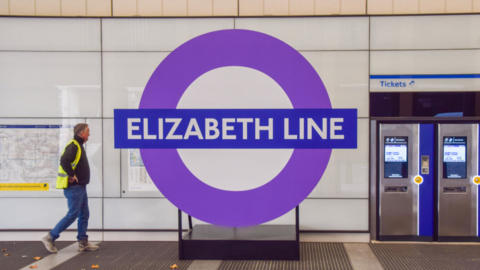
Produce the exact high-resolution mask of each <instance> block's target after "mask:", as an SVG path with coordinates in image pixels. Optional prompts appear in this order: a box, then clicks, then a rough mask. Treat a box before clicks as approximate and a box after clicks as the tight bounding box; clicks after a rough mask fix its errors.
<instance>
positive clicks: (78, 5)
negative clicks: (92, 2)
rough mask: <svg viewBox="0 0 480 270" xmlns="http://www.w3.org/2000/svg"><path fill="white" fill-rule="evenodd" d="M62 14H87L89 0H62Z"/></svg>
mask: <svg viewBox="0 0 480 270" xmlns="http://www.w3.org/2000/svg"><path fill="white" fill-rule="evenodd" d="M61 1H62V5H61V8H62V16H87V0H61Z"/></svg>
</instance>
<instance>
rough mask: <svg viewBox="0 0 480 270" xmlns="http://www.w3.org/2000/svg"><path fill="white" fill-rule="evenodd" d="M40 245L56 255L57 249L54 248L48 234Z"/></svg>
mask: <svg viewBox="0 0 480 270" xmlns="http://www.w3.org/2000/svg"><path fill="white" fill-rule="evenodd" d="M42 243H43V244H44V245H45V248H46V249H47V250H48V251H50V252H51V253H57V251H58V250H57V248H56V247H55V242H54V241H53V239H52V237H51V236H50V233H48V234H47V235H46V236H45V237H43V238H42Z"/></svg>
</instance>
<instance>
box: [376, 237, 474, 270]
mask: <svg viewBox="0 0 480 270" xmlns="http://www.w3.org/2000/svg"><path fill="white" fill-rule="evenodd" d="M370 247H371V248H372V250H373V252H374V253H375V255H376V256H377V258H378V260H379V261H380V263H381V264H382V266H383V267H384V268H385V270H394V269H395V270H397V269H398V270H400V269H401V270H404V269H416V270H424V269H425V270H427V269H428V270H430V269H431V270H442V269H445V270H447V269H448V270H451V269H454V270H461V269H468V270H471V269H480V245H455V244H382V243H375V244H370Z"/></svg>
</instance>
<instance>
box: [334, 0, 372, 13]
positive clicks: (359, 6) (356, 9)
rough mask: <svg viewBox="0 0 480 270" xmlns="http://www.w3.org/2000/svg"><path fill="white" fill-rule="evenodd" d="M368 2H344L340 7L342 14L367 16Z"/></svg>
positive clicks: (356, 0)
mask: <svg viewBox="0 0 480 270" xmlns="http://www.w3.org/2000/svg"><path fill="white" fill-rule="evenodd" d="M366 1H367V0H342V1H341V6H340V12H341V14H342V15H346V14H355V15H365V14H366V10H365V9H366Z"/></svg>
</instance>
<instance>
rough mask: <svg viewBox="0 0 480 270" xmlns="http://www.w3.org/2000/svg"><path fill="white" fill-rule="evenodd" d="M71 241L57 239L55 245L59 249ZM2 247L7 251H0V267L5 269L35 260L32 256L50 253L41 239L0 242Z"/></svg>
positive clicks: (16, 267) (43, 255)
mask: <svg viewBox="0 0 480 270" xmlns="http://www.w3.org/2000/svg"><path fill="white" fill-rule="evenodd" d="M73 243H74V242H71V241H57V242H55V245H56V246H57V249H58V250H60V249H62V248H65V247H67V246H69V245H71V244H73ZM4 248H5V249H7V251H5V252H0V269H5V270H7V269H20V268H23V267H25V266H28V265H30V264H33V263H35V262H36V261H35V260H34V259H33V257H42V258H45V257H47V256H48V255H50V254H51V253H50V252H48V251H47V250H46V249H45V246H44V245H43V243H42V242H41V241H15V242H12V241H8V242H0V250H2V249H4ZM4 254H10V256H4ZM23 256H26V257H23Z"/></svg>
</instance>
